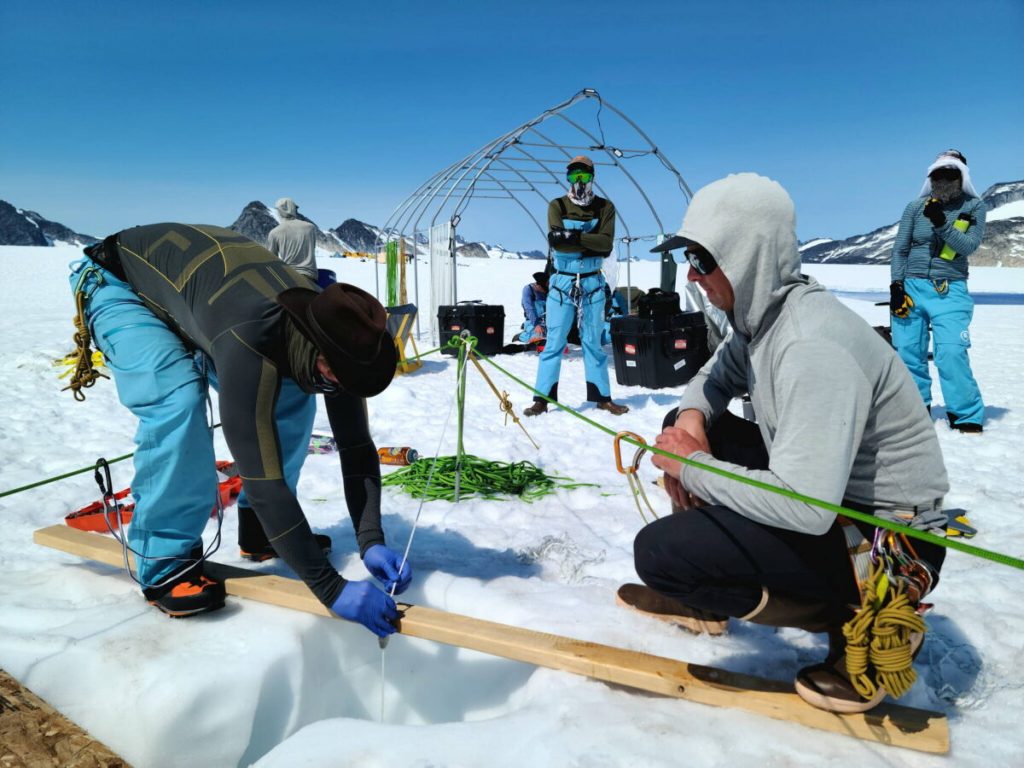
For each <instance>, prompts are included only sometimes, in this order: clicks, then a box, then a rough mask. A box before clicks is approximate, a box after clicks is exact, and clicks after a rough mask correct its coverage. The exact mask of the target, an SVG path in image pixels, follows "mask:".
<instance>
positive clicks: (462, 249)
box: [455, 243, 490, 259]
mask: <svg viewBox="0 0 1024 768" xmlns="http://www.w3.org/2000/svg"><path fill="white" fill-rule="evenodd" d="M455 255H456V256H462V257H463V258H468V259H486V258H489V256H490V254H488V253H487V249H486V248H484V246H483V244H481V243H466V244H465V245H459V246H456V248H455Z"/></svg>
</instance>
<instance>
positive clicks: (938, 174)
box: [928, 168, 960, 181]
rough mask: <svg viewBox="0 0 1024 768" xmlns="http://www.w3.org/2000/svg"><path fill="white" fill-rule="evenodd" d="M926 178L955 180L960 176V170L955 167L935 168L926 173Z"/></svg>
mask: <svg viewBox="0 0 1024 768" xmlns="http://www.w3.org/2000/svg"><path fill="white" fill-rule="evenodd" d="M928 178H930V179H935V180H936V181H956V180H957V179H959V178H960V171H959V169H957V168H936V169H935V170H934V171H932V172H931V173H929V174H928Z"/></svg>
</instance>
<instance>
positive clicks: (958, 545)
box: [476, 352, 1024, 570]
mask: <svg viewBox="0 0 1024 768" xmlns="http://www.w3.org/2000/svg"><path fill="white" fill-rule="evenodd" d="M476 355H477V357H480V358H483V359H484V360H486V361H487V362H488V363H490V364H491V365H493V366H494V367H495V368H497V369H498V370H499V371H501V372H502V373H504V374H505V375H506V376H508V377H509V378H510V379H512V381H514V382H516V383H517V384H519V385H521V386H523V387H526V389H528V390H530V391H531V392H533V393H534V394H535V395H537V396H538V397H542V398H544V399H545V400H546V401H547V402H549V403H551V404H552V405H554V406H557V407H558V408H561V409H562V410H563V411H566V412H567V413H570V414H572V415H573V416H575V417H576V418H578V419H580V420H581V421H585V422H586V423H587V424H590V425H591V426H592V427H596V428H597V429H599V430H601V431H602V432H604V433H606V434H609V435H611V436H612V437H614V436H616V435H617V434H618V432H616V431H615V430H613V429H610V428H609V427H606V426H605V425H604V424H600V423H598V422H596V421H594V420H593V419H590V418H588V417H586V416H584V415H583V414H582V413H579V412H578V411H574V410H573V409H572V408H570V407H568V406H566V405H562V403H559V402H558V401H557V400H552V399H551V398H550V397H548V396H547V395H545V394H544V393H543V392H539V391H537V390H536V389H534V388H533V387H531V386H530V385H529V384H527V383H526V382H525V381H523V380H522V379H520V378H519V377H518V376H516V375H515V374H513V373H511V372H510V371H507V370H505V369H504V368H502V367H501V366H500V365H498V364H497V363H496V362H494V361H493V360H492V359H491V358H490V357H488V356H486V355H482V354H480V353H479V352H477V353H476ZM622 441H623V442H624V443H629V444H631V445H634V446H636V447H637V448H646V449H647V450H648V451H650V452H651V453H656V454H658V455H659V456H664V457H666V458H668V459H672V460H674V461H678V462H681V463H683V464H686V465H688V466H691V467H696V468H697V469H701V470H704V471H705V472H712V473H714V474H716V475H719V476H721V477H725V478H728V479H729V480H735V481H736V482H738V483H743V484H744V485H749V486H752V487H754V488H760V489H761V490H763V491H768V492H769V493H775V494H778V495H779V496H785V497H786V498H788V499H792V500H794V501H799V502H802V503H804V504H809V505H810V506H813V507H820V508H822V509H827V510H828V511H829V512H834V513H835V514H837V515H842V516H844V517H848V518H851V519H853V520H859V521H860V522H862V523H867V524H868V525H872V526H875V527H877V528H886V529H888V530H890V531H896V532H897V533H903V534H906V535H907V536H910V537H911V538H915V539H920V540H921V541H927V542H928V543H929V544H935V545H937V546H940V547H948V548H949V549H956V550H958V551H960V552H964V553H965V554H968V555H973V556H975V557H980V558H982V559H984V560H990V561H991V562H993V563H999V564H1000V565H1006V566H1009V567H1011V568H1018V569H1020V570H1024V560H1021V559H1020V558H1016V557H1011V556H1009V555H1004V554H1001V553H999V552H992V551H990V550H987V549H982V548H981V547H975V546H973V545H971V544H964V543H963V542H961V541H958V540H957V539H947V538H943V537H942V536H936V535H935V534H933V533H928V532H927V531H919V530H917V529H916V528H910V527H909V526H906V525H900V524H899V523H895V522H891V521H889V520H883V519H882V518H879V517H875V516H874V515H869V514H866V513H864V512H858V511H856V510H853V509H847V508H846V507H842V506H839V505H838V504H832V503H831V502H828V501H823V500H821V499H815V498H814V497H812V496H805V495H804V494H802V493H797V492H796V491H791V490H789V489H788V488H779V487H778V486H774V485H770V484H768V483H764V482H761V481H760V480H753V479H751V478H749V477H744V476H743V475H737V474H736V473H734V472H729V471H728V470H725V469H719V468H718V467H712V466H709V465H707V464H701V463H700V462H699V461H693V460H692V459H687V458H683V457H682V456H676V455H675V454H674V453H669V452H668V451H663V450H662V449H660V448H655V447H654V446H653V445H644V444H643V443H641V442H639V441H637V440H634V439H633V438H631V437H623V438H622Z"/></svg>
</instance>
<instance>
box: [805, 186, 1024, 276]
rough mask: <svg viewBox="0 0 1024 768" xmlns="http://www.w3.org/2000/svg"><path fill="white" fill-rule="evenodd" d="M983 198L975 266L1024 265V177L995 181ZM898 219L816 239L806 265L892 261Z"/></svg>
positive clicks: (810, 243)
mask: <svg viewBox="0 0 1024 768" xmlns="http://www.w3.org/2000/svg"><path fill="white" fill-rule="evenodd" d="M981 197H982V200H984V201H985V205H986V206H987V207H988V213H987V214H986V217H985V237H984V238H983V239H982V241H981V246H980V247H979V248H978V250H977V251H975V252H974V253H973V254H971V266H979V267H996V266H1003V267H1024V180H1022V181H1008V182H1000V183H999V184H993V185H992V186H991V187H989V188H988V189H987V190H985V192H984V194H982V196H981ZM898 227H899V224H898V222H897V223H895V224H888V225H886V226H884V227H879V228H878V229H875V230H872V231H871V232H868V233H867V234H863V235H854V236H852V237H848V238H846V239H845V240H826V239H823V238H816V239H814V240H810V241H808V242H806V243H802V244H801V246H800V256H801V258H802V260H803V262H804V263H805V264H888V263H889V259H890V257H891V256H892V244H893V241H894V240H895V239H896V230H897V229H898Z"/></svg>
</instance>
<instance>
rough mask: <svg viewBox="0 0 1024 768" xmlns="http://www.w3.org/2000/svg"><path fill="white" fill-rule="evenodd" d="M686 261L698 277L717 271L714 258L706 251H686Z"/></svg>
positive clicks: (716, 263)
mask: <svg viewBox="0 0 1024 768" xmlns="http://www.w3.org/2000/svg"><path fill="white" fill-rule="evenodd" d="M685 253H686V260H687V261H688V262H690V266H691V267H693V269H694V270H695V271H696V272H697V274H698V275H710V274H711V273H712V272H714V271H715V270H716V269H718V262H717V261H715V257H714V256H712V255H711V254H710V253H708V252H707V251H697V252H694V251H686V252H685Z"/></svg>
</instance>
